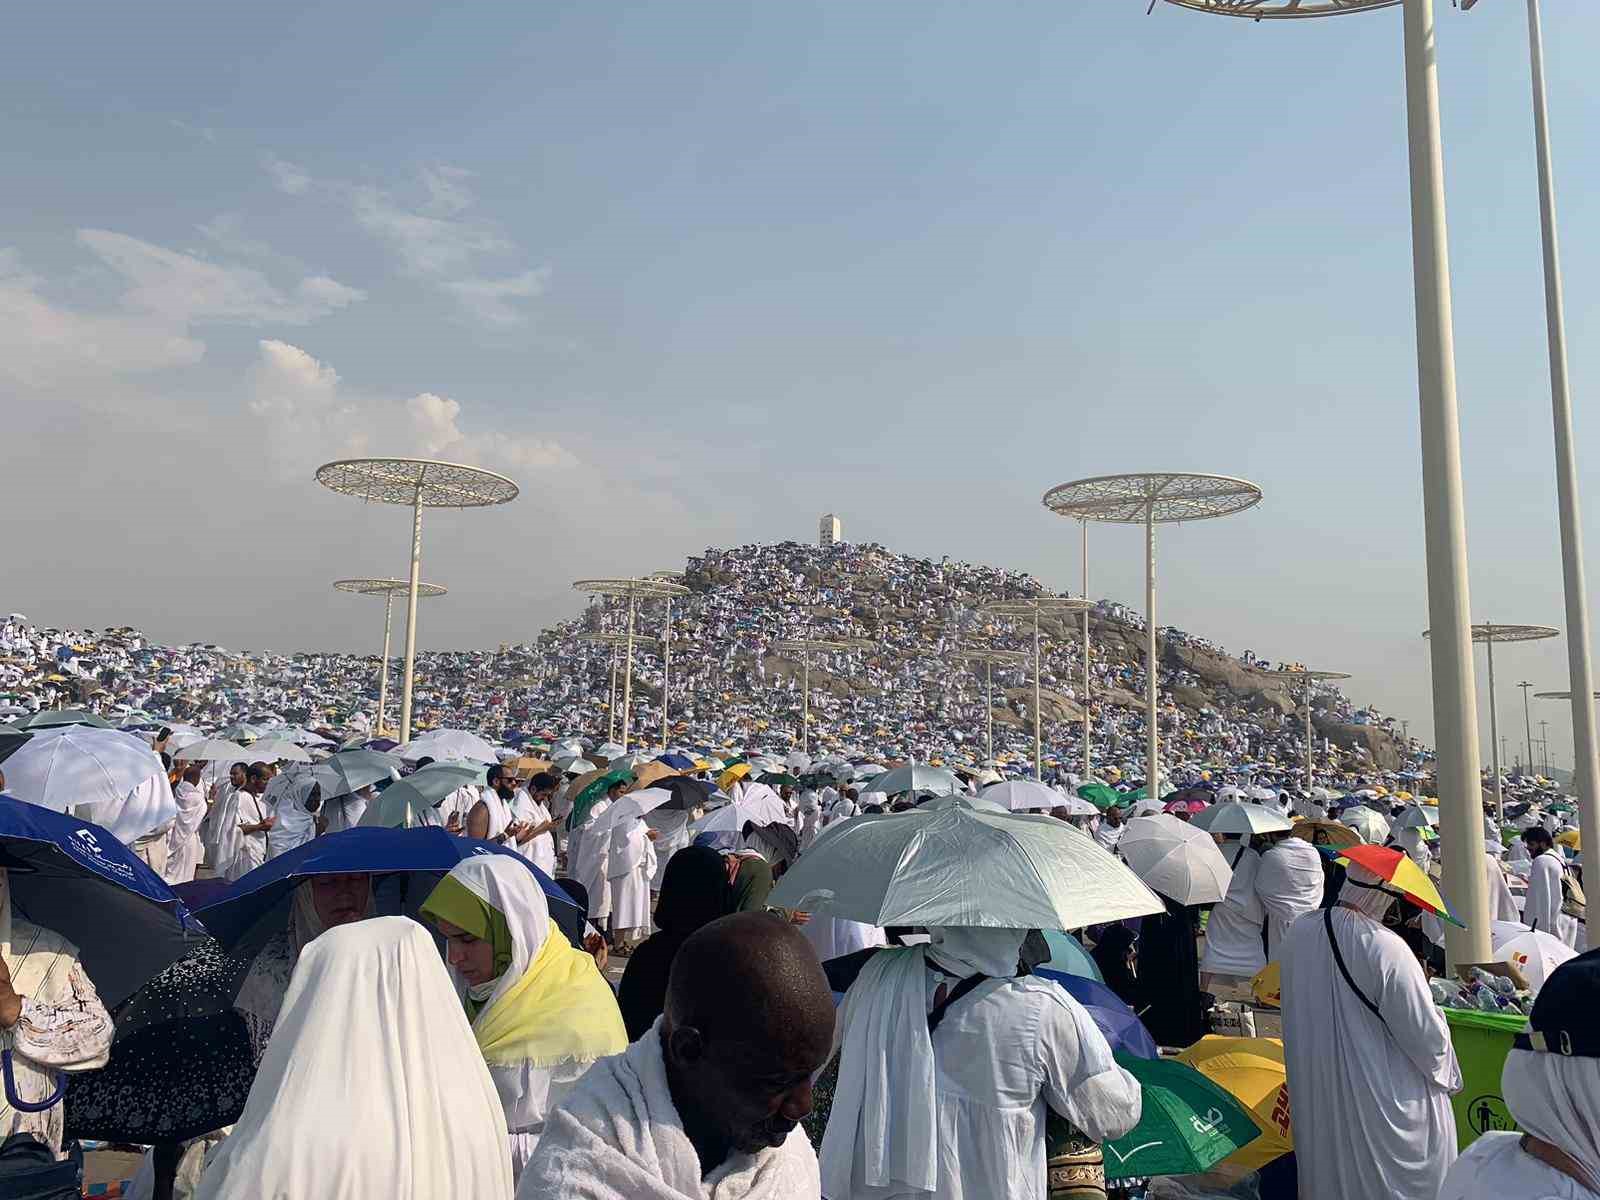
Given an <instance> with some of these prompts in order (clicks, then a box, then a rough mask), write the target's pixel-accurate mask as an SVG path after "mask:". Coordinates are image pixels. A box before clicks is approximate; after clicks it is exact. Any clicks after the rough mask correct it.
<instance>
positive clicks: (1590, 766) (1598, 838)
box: [1461, 0, 1600, 845]
mask: <svg viewBox="0 0 1600 1200" xmlns="http://www.w3.org/2000/svg"><path fill="white" fill-rule="evenodd" d="M1476 3H1477V0H1464V3H1463V4H1462V6H1461V7H1462V8H1464V9H1470V8H1472V7H1473V5H1474V4H1476ZM1528 66H1529V74H1530V77H1531V80H1532V85H1533V141H1534V149H1535V151H1536V153H1537V159H1538V168H1539V234H1540V243H1541V246H1542V248H1543V251H1544V316H1545V336H1546V340H1547V341H1548V343H1549V348H1550V412H1551V418H1552V422H1553V424H1554V428H1555V450H1556V508H1557V513H1558V515H1559V520H1560V526H1561V581H1562V586H1563V589H1564V591H1565V593H1566V604H1567V675H1568V677H1569V682H1570V693H1569V694H1570V696H1571V699H1572V776H1573V778H1572V783H1573V791H1574V792H1575V793H1576V794H1577V799H1578V827H1579V829H1580V830H1581V833H1582V837H1583V838H1584V839H1585V842H1586V844H1593V845H1600V764H1597V761H1596V754H1597V745H1596V739H1595V715H1594V712H1595V706H1594V699H1595V697H1594V671H1593V669H1592V664H1591V662H1590V658H1589V594H1588V588H1587V585H1586V583H1585V580H1584V573H1583V519H1582V512H1581V506H1580V504H1579V500H1578V456H1577V451H1576V450H1575V449H1574V446H1573V434H1572V394H1571V391H1570V388H1569V385H1568V378H1567V322H1566V304H1565V301H1564V299H1563V297H1562V288H1561V247H1560V241H1559V239H1558V237H1557V235H1556V183H1555V168H1554V167H1553V166H1552V165H1551V157H1550V112H1549V107H1548V105H1547V104H1546V102H1545V86H1544V31H1543V28H1542V23H1541V21H1540V16H1539V0H1528ZM1530 757H1531V748H1530Z"/></svg>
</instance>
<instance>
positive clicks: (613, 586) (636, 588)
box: [572, 578, 689, 751]
mask: <svg viewBox="0 0 1600 1200" xmlns="http://www.w3.org/2000/svg"><path fill="white" fill-rule="evenodd" d="M572 586H573V588H575V589H576V590H577V591H580V592H587V593H588V594H589V595H591V596H606V597H609V598H624V599H626V600H627V602H628V632H627V635H626V640H625V641H624V643H623V644H624V646H625V647H626V649H625V651H624V657H623V670H622V740H621V744H622V749H623V750H624V751H626V750H627V749H628V732H629V724H630V721H631V718H632V715H633V647H634V644H635V643H637V642H639V641H640V640H642V639H641V637H640V635H639V634H638V633H637V631H636V630H635V622H636V619H637V616H638V608H639V602H640V601H641V600H666V599H670V598H671V597H673V596H687V595H688V594H689V589H688V588H686V587H684V586H683V584H681V583H673V582H672V581H671V580H668V579H654V578H650V579H580V580H578V581H577V582H576V583H574V584H573V585H572ZM649 640H650V641H654V640H655V639H654V638H651V639H649ZM663 682H664V681H663Z"/></svg>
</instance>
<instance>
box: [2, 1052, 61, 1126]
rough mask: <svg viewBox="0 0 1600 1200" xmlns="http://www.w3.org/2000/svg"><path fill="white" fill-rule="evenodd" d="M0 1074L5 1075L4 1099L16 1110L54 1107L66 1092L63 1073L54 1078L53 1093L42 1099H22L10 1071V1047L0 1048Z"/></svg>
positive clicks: (23, 1110) (35, 1110) (40, 1109)
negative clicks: (54, 1087) (54, 1086)
mask: <svg viewBox="0 0 1600 1200" xmlns="http://www.w3.org/2000/svg"><path fill="white" fill-rule="evenodd" d="M0 1075H3V1076H4V1077H5V1087H6V1101H7V1103H9V1104H10V1105H11V1107H12V1108H14V1109H16V1110H17V1111H18V1112H25V1113H41V1112H44V1111H45V1110H46V1109H50V1108H54V1107H55V1106H56V1105H58V1104H60V1103H61V1097H63V1096H65V1095H66V1094H67V1078H66V1076H65V1075H64V1074H63V1075H62V1076H60V1078H58V1079H57V1080H56V1090H55V1092H54V1094H52V1095H51V1096H49V1097H47V1098H46V1099H43V1100H32V1101H30V1100H24V1099H23V1098H22V1097H21V1096H19V1095H17V1080H16V1076H15V1075H14V1074H13V1073H12V1066H11V1051H10V1049H9V1048H8V1049H5V1050H0Z"/></svg>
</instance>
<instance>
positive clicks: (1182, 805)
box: [1161, 797, 1210, 817]
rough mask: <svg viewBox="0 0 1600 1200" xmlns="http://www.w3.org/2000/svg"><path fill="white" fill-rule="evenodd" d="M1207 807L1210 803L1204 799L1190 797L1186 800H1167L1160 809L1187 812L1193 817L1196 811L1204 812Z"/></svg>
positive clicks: (1171, 811)
mask: <svg viewBox="0 0 1600 1200" xmlns="http://www.w3.org/2000/svg"><path fill="white" fill-rule="evenodd" d="M1209 807H1210V805H1208V804H1207V803H1206V802H1205V801H1204V800H1199V799H1195V798H1192V797H1191V798H1189V799H1186V800H1169V801H1168V802H1167V806H1166V807H1165V808H1164V809H1162V810H1161V811H1162V812H1168V813H1173V814H1177V813H1188V814H1189V815H1190V816H1191V817H1193V816H1194V814H1196V813H1203V812H1205V810H1206V809H1207V808H1209Z"/></svg>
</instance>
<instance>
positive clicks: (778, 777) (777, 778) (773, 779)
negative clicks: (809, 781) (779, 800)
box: [761, 771, 800, 788]
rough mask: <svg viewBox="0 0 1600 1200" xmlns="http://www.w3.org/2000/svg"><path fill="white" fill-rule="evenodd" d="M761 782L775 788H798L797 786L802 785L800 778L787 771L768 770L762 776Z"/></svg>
mask: <svg viewBox="0 0 1600 1200" xmlns="http://www.w3.org/2000/svg"><path fill="white" fill-rule="evenodd" d="M761 782H762V783H764V784H766V785H767V786H768V787H775V788H777V787H792V788H797V787H799V786H800V781H799V780H798V779H796V778H795V777H794V776H793V775H791V774H789V773H788V772H787V771H768V772H767V773H766V774H765V775H763V776H762V777H761Z"/></svg>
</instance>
